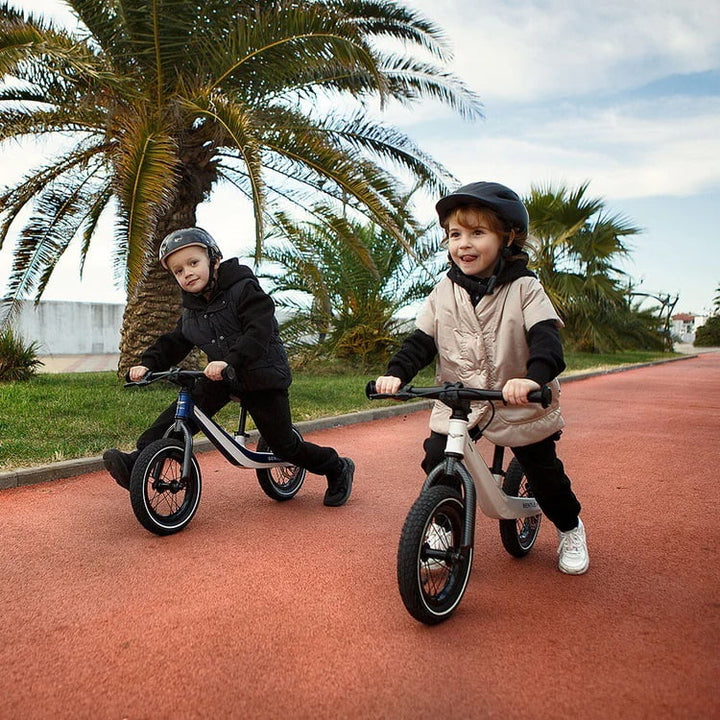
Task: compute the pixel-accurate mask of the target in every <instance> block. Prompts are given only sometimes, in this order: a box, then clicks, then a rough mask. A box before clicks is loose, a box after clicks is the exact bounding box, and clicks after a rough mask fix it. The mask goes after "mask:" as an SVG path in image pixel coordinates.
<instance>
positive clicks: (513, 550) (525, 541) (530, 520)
mask: <svg viewBox="0 0 720 720" xmlns="http://www.w3.org/2000/svg"><path fill="white" fill-rule="evenodd" d="M502 489H503V492H505V494H507V495H512V496H513V497H533V493H532V491H531V490H530V487H529V485H528V481H527V476H526V475H525V471H524V470H523V469H522V466H521V465H520V463H519V462H518V461H517V458H513V459H512V461H511V462H510V465H509V467H508V469H507V472H506V473H505V479H504V480H503V484H502ZM540 520H542V514H541V513H539V514H537V515H531V516H530V517H526V518H517V519H516V520H500V521H499V523H500V538H501V540H502V544H503V547H504V548H505V550H507V551H508V552H509V553H510V554H511V555H512V556H513V557H518V558H520V557H525V555H527V554H528V553H529V552H530V550H532V547H533V545H534V544H535V540H537V536H538V533H539V532H540Z"/></svg>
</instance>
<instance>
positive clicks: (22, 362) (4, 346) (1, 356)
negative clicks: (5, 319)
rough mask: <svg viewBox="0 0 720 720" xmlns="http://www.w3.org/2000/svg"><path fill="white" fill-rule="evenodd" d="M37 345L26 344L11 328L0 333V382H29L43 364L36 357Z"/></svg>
mask: <svg viewBox="0 0 720 720" xmlns="http://www.w3.org/2000/svg"><path fill="white" fill-rule="evenodd" d="M39 347H40V346H39V345H38V343H35V342H33V343H30V344H29V345H28V344H26V343H25V342H24V341H23V339H22V338H21V337H19V336H18V335H16V334H15V333H14V332H13V330H12V328H6V329H5V330H3V331H2V332H1V333H0V382H12V381H22V380H29V379H30V378H31V377H33V375H35V374H36V373H37V368H38V365H42V364H43V362H42V360H40V358H39V357H38V356H37V351H38V349H39Z"/></svg>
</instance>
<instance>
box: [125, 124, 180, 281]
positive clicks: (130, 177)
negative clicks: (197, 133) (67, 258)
mask: <svg viewBox="0 0 720 720" xmlns="http://www.w3.org/2000/svg"><path fill="white" fill-rule="evenodd" d="M117 122H118V125H119V126H120V127H121V132H120V133H119V138H120V142H118V145H117V148H116V150H115V152H114V164H115V169H116V177H117V181H116V193H117V198H118V202H119V204H120V208H121V216H120V219H119V222H118V229H117V232H116V239H117V243H118V246H123V247H125V248H126V251H127V283H128V287H133V286H134V284H135V283H136V282H137V281H138V279H139V278H140V276H141V272H142V268H143V263H144V261H145V257H146V250H147V249H148V247H149V246H150V245H151V243H150V241H151V239H152V238H153V237H154V234H155V227H156V224H157V221H158V219H159V218H160V217H161V216H162V215H163V214H164V213H165V212H166V211H167V209H168V208H169V207H170V206H171V204H172V202H173V200H174V194H175V189H176V187H177V185H178V182H179V177H180V162H179V159H178V152H177V144H176V142H175V140H174V139H173V137H172V135H171V134H169V133H168V132H167V131H166V129H164V128H162V127H158V126H157V124H156V122H155V120H154V119H153V118H148V117H143V114H142V112H141V111H138V112H135V113H132V114H131V115H129V116H125V117H123V118H118V121H117Z"/></svg>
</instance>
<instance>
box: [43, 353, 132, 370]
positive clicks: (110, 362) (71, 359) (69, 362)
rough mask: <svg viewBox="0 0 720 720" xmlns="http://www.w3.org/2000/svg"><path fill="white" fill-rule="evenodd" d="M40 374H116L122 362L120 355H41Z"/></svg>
mask: <svg viewBox="0 0 720 720" xmlns="http://www.w3.org/2000/svg"><path fill="white" fill-rule="evenodd" d="M39 360H40V361H41V362H42V365H41V366H40V367H39V368H38V372H39V373H47V374H57V373H74V372H105V371H110V372H114V371H115V370H117V367H118V362H119V361H120V354H119V353H112V354H108V355H40V356H39Z"/></svg>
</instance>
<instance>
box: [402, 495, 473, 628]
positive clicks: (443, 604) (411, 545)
mask: <svg viewBox="0 0 720 720" xmlns="http://www.w3.org/2000/svg"><path fill="white" fill-rule="evenodd" d="M464 513H465V508H464V503H463V500H462V498H461V497H460V494H459V493H458V492H457V491H456V490H454V489H453V488H451V487H448V486H447V485H435V486H433V487H430V488H428V489H427V490H425V491H424V492H423V493H421V495H420V497H419V498H418V499H417V500H416V501H415V503H414V504H413V506H412V507H411V508H410V512H409V513H408V515H407V518H406V519H405V525H404V526H403V529H402V534H401V536H400V544H399V546H398V554H397V580H398V587H399V588H400V596H401V597H402V601H403V603H404V605H405V608H406V609H407V611H408V612H409V613H410V614H411V615H412V616H413V617H414V618H415V619H416V620H419V621H420V622H422V623H425V624H426V625H436V624H437V623H440V622H442V621H443V620H447V618H448V617H450V615H451V614H452V613H453V611H454V610H455V608H456V607H457V606H458V603H459V602H460V600H461V599H462V596H463V595H464V593H465V588H466V587H467V582H468V578H469V577H470V568H471V567H472V555H473V553H472V548H468V549H467V550H465V551H464V552H462V551H461V550H460V544H461V542H462V535H463V526H464V522H465V515H464ZM430 543H432V544H433V545H434V546H435V550H436V551H440V552H445V554H446V557H445V558H443V559H438V558H431V557H428V552H429V551H432V549H431V546H430Z"/></svg>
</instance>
